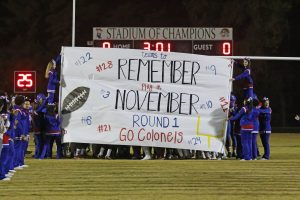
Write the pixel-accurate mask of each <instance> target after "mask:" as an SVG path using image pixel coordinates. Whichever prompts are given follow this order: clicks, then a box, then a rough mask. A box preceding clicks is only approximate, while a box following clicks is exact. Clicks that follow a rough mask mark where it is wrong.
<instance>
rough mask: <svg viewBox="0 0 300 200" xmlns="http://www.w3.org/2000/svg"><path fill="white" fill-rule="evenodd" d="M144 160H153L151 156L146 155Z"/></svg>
mask: <svg viewBox="0 0 300 200" xmlns="http://www.w3.org/2000/svg"><path fill="white" fill-rule="evenodd" d="M142 160H151V156H149V155H146V156H145V157H144V158H143V159H142Z"/></svg>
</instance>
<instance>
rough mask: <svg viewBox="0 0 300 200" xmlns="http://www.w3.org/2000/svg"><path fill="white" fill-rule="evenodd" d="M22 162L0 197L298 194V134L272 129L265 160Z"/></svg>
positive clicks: (243, 198)
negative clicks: (283, 132) (276, 131)
mask: <svg viewBox="0 0 300 200" xmlns="http://www.w3.org/2000/svg"><path fill="white" fill-rule="evenodd" d="M259 143H260V141H259ZM31 148H32V147H31ZM260 151H261V152H262V151H263V149H262V148H261V147H260ZM26 164H28V165H29V168H26V169H24V170H22V171H17V172H16V174H15V175H14V177H13V178H12V180H11V181H8V182H3V181H2V182H0V200H10V199H18V200H27V199H52V200H56V199H65V200H71V199H72V200H73V199H111V200H114V199H122V200H126V199H138V200H143V199H170V200H171V199H172V200H173V199H201V200H202V199H224V200H225V199H226V200H235V199H236V200H238V199H239V200H248V199H264V200H269V199H291V200H297V199H300V134H272V136H271V160H268V161H263V160H257V161H238V160H149V161H140V160H96V159H80V160H74V159H62V160H56V159H51V160H49V159H48V160H34V159H32V158H27V160H26Z"/></svg>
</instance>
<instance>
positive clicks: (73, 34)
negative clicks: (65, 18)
mask: <svg viewBox="0 0 300 200" xmlns="http://www.w3.org/2000/svg"><path fill="white" fill-rule="evenodd" d="M75 4H76V0H73V19H72V47H74V46H75V8H76V7H75Z"/></svg>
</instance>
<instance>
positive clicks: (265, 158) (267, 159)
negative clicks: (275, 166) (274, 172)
mask: <svg viewBox="0 0 300 200" xmlns="http://www.w3.org/2000/svg"><path fill="white" fill-rule="evenodd" d="M261 160H269V159H266V158H262V159H261Z"/></svg>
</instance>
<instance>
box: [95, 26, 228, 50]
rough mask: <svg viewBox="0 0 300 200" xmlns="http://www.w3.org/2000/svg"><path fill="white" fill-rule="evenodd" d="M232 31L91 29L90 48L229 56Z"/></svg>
mask: <svg viewBox="0 0 300 200" xmlns="http://www.w3.org/2000/svg"><path fill="white" fill-rule="evenodd" d="M232 35H233V30H232V28H228V27H223V28H201V27H94V28H93V44H92V45H93V46H95V47H101V48H127V49H144V50H153V51H164V52H182V53H193V54H202V55H215V56H220V55H221V56H232V55H233V36H232Z"/></svg>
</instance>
